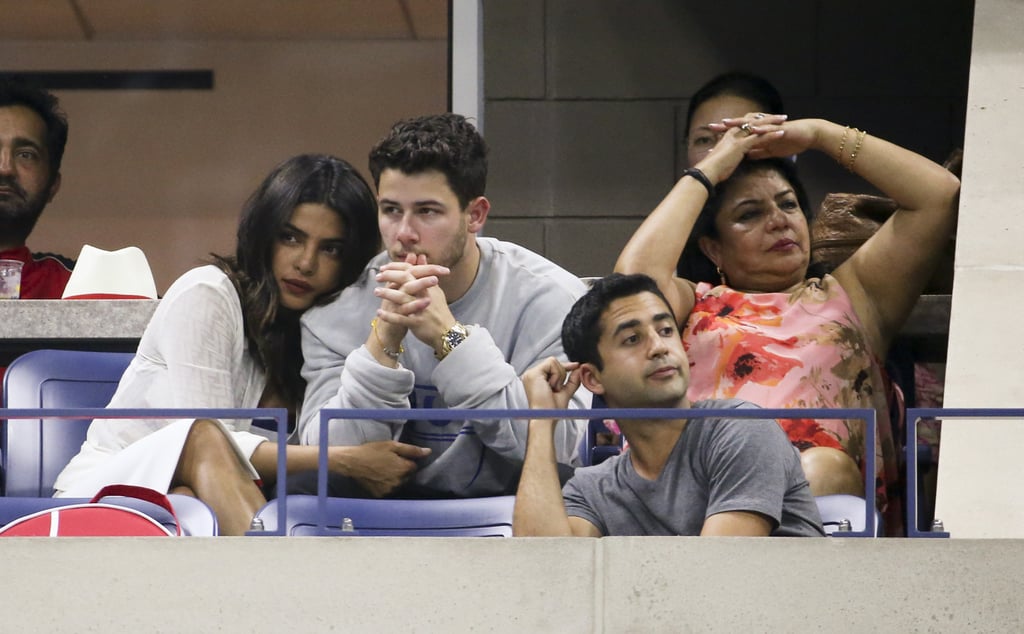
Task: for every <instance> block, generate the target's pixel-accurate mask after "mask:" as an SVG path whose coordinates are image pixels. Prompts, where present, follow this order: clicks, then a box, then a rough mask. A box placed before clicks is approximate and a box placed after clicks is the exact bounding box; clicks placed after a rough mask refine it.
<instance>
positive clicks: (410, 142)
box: [370, 113, 487, 209]
mask: <svg viewBox="0 0 1024 634" xmlns="http://www.w3.org/2000/svg"><path fill="white" fill-rule="evenodd" d="M386 169H397V170H399V171H401V172H402V173H403V174H418V173H420V172H426V171H428V170H437V171H439V172H441V173H443V174H444V175H445V177H447V178H448V186H449V187H451V188H452V191H453V192H455V196H456V197H457V198H458V199H459V205H460V207H461V208H463V209H465V208H466V206H467V205H468V204H469V201H471V200H473V199H474V198H477V197H479V196H483V195H484V190H485V189H486V187H487V144H486V143H485V142H484V139H483V137H482V136H480V133H479V132H477V129H476V128H474V127H473V125H472V124H471V123H470V122H469V121H468V120H467V119H466V117H464V116H462V115H458V114H451V113H448V114H438V115H427V116H424V117H416V118H414V119H405V120H403V121H399V122H398V123H396V124H395V125H394V126H392V128H391V131H390V132H389V133H388V134H387V136H385V137H384V138H383V139H381V140H380V141H378V142H377V145H375V146H374V147H373V149H372V150H370V174H371V175H372V176H373V184H374V186H375V187H377V188H378V191H379V189H380V175H381V173H382V172H383V171H384V170H386Z"/></svg>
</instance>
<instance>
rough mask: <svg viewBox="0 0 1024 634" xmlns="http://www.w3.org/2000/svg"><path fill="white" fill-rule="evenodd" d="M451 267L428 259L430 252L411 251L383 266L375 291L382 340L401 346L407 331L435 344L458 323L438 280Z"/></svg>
mask: <svg viewBox="0 0 1024 634" xmlns="http://www.w3.org/2000/svg"><path fill="white" fill-rule="evenodd" d="M449 273H450V271H449V269H448V267H446V266H441V265H439V264H430V263H428V262H427V256H425V255H422V254H419V255H417V254H414V253H410V254H409V255H407V256H406V257H405V260H404V261H399V262H389V263H387V264H385V265H384V266H382V267H381V269H380V273H378V274H377V282H378V283H380V284H381V286H378V287H377V288H375V289H374V291H373V293H374V295H376V296H377V297H379V298H380V299H381V303H380V308H378V309H377V332H376V336H377V337H379V338H380V342H381V344H382V345H383V346H384V347H386V348H388V349H389V350H398V349H400V347H401V344H402V340H403V339H405V336H406V334H407V333H410V332H411V333H412V334H413V336H414V337H416V338H417V339H419V340H420V341H422V342H423V343H425V344H427V345H428V346H430V347H432V348H434V349H435V350H436V349H437V348H438V346H439V345H440V339H441V335H442V334H443V333H444V332H445V331H447V330H448V329H449V328H451V327H452V325H454V324H455V322H456V320H455V317H454V316H453V315H452V312H451V310H449V308H448V301H447V299H446V298H445V295H444V291H442V290H441V288H440V286H439V284H440V279H441V278H442V277H443V276H445V275H448V274H449Z"/></svg>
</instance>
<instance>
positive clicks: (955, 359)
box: [935, 0, 1024, 537]
mask: <svg viewBox="0 0 1024 634" xmlns="http://www.w3.org/2000/svg"><path fill="white" fill-rule="evenodd" d="M1021 24H1024V4H1022V3H1020V2H1015V1H1013V0H984V1H979V2H978V7H977V12H976V16H975V35H974V47H973V52H972V57H971V82H970V95H969V100H968V110H967V134H966V139H965V146H964V153H965V161H964V175H963V186H962V188H961V192H960V224H959V229H958V232H957V250H956V267H955V274H956V277H955V282H954V286H953V309H952V314H951V321H950V331H949V341H950V345H949V356H948V363H947V370H946V400H945V404H946V406H948V407H1016V408H1021V407H1024V390H1022V388H1021V371H1020V368H1021V350H1022V344H1021V343H1020V337H1019V335H1017V334H1016V332H1015V331H1016V330H1017V326H1018V324H1017V322H1016V320H1015V319H1013V318H1012V317H1010V316H1011V315H1014V314H1016V313H1017V312H1018V311H1017V306H1018V305H1020V304H1022V303H1024V292H1022V290H1021V289H1022V288H1024V249H1022V248H1021V245H1022V244H1024V222H1022V220H1021V219H1022V218H1024V155H1022V154H1021V148H1022V147H1024V142H1022V141H1021V139H1022V138H1024V117H1022V116H1021V115H1022V114H1024V32H1022V31H1021V29H1020V25H1021ZM1021 447H1024V420H1020V419H1017V420H1003V421H999V420H986V421H946V422H945V423H944V424H943V429H942V461H941V466H940V470H939V480H938V498H937V501H936V510H935V513H936V516H937V517H940V518H942V520H943V521H944V522H945V527H946V529H947V530H949V531H951V533H952V534H953V535H954V536H960V537H1021V536H1024V499H1022V498H1021V496H1019V495H1016V494H1015V493H1014V492H1013V491H1014V488H1015V485H1016V484H1017V483H1019V482H1021V481H1022V480H1024V466H1022V463H1021V460H1020V448H1021Z"/></svg>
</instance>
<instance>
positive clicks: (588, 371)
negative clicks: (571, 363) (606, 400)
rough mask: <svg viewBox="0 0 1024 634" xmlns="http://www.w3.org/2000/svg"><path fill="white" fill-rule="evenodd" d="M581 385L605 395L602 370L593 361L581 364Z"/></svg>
mask: <svg viewBox="0 0 1024 634" xmlns="http://www.w3.org/2000/svg"><path fill="white" fill-rule="evenodd" d="M580 385H582V386H583V387H585V388H587V389H588V390H590V393H591V394H601V395H604V384H603V383H602V382H601V371H600V370H598V369H597V366H595V365H594V364H593V363H584V364H583V365H581V366H580Z"/></svg>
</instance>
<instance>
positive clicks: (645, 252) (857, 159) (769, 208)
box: [615, 112, 960, 534]
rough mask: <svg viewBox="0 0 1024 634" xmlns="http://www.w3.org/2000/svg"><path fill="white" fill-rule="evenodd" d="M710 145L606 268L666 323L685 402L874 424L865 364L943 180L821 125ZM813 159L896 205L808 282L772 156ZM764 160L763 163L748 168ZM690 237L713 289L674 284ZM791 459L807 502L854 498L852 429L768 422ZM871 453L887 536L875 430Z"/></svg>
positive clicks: (852, 132) (874, 402)
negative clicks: (827, 159)
mask: <svg viewBox="0 0 1024 634" xmlns="http://www.w3.org/2000/svg"><path fill="white" fill-rule="evenodd" d="M709 129H710V130H711V131H713V132H715V133H720V134H721V135H722V136H721V139H720V141H719V142H718V145H717V146H715V149H714V151H713V152H711V153H709V154H705V156H704V158H703V159H701V160H700V162H699V163H698V164H697V165H696V166H695V168H689V169H688V170H687V171H686V172H685V174H684V175H683V177H682V178H680V180H679V181H678V183H677V184H676V185H675V187H674V188H673V189H672V190H671V191H670V192H669V194H668V195H667V196H666V198H665V199H664V200H663V201H662V202H661V203H660V204H659V205H658V207H657V208H655V210H654V211H653V212H651V214H650V215H649V216H648V217H647V219H646V220H645V221H644V223H643V224H642V225H641V226H640V228H639V229H638V230H637V231H636V233H635V234H634V235H633V237H632V238H631V239H630V241H629V243H628V244H627V245H626V247H625V249H624V250H623V252H622V253H621V254H620V256H619V260H618V262H617V263H616V266H615V270H616V271H617V272H622V273H646V274H647V275H650V276H651V277H653V278H654V279H655V280H656V281H657V282H658V286H659V287H660V288H661V289H662V291H663V292H664V293H665V296H666V297H667V298H668V299H669V302H670V304H671V306H672V308H673V310H674V311H675V314H676V315H677V316H678V318H679V320H680V324H679V326H680V329H681V331H682V333H683V341H684V343H685V345H686V349H687V354H688V355H689V358H690V363H691V370H690V371H691V381H690V388H689V392H688V395H689V398H690V400H691V401H697V400H701V399H706V398H742V399H745V400H747V401H750V402H752V403H756V404H758V405H761V406H763V407H772V408H782V407H869V408H873V409H874V410H875V411H876V412H877V420H878V421H887V420H888V417H889V414H888V404H887V403H886V399H885V389H884V384H883V378H882V373H881V363H882V360H883V359H884V358H885V355H886V351H887V350H888V348H889V345H890V343H892V340H893V338H894V337H895V336H896V334H897V333H898V332H899V329H900V327H901V326H902V325H903V322H904V321H905V320H906V318H907V316H908V315H909V313H910V311H911V309H912V308H913V306H914V303H915V302H916V301H917V298H918V296H919V295H920V293H921V290H922V289H923V288H924V285H925V282H926V281H927V280H928V278H929V276H930V275H931V272H932V269H933V267H934V264H935V261H936V259H937V256H938V255H939V254H940V252H941V249H942V247H943V246H944V245H945V243H946V241H947V240H948V236H949V232H950V228H951V226H952V225H953V222H954V220H955V215H956V208H957V204H956V201H957V194H958V192H959V185H960V183H959V181H958V180H957V178H956V177H955V176H953V175H952V174H950V173H949V172H948V171H946V170H945V169H943V168H942V167H941V166H940V165H937V164H935V163H933V162H931V161H929V160H928V159H926V158H924V157H922V156H919V155H917V154H915V153H913V152H911V151H909V150H906V149H903V148H901V147H898V146H896V145H893V144H891V143H888V142H886V141H884V140H882V139H879V138H877V137H874V136H871V135H868V134H867V133H866V132H863V131H860V130H856V129H851V128H849V127H845V128H844V126H841V125H837V124H835V123H831V122H829V121H825V120H822V119H803V120H797V121H787V120H786V117H785V116H784V115H770V114H764V113H761V112H753V113H750V114H748V115H745V116H743V117H739V118H727V119H725V120H724V121H720V122H718V123H714V124H710V125H709ZM809 149H813V150H817V151H819V152H824V153H826V154H828V155H830V156H832V157H833V158H835V159H836V161H837V162H838V163H839V164H840V165H842V166H843V167H845V168H846V169H848V170H850V171H851V172H854V173H856V174H858V175H859V176H861V177H862V178H864V179H865V180H866V181H868V182H869V183H871V184H872V185H874V186H875V187H877V188H878V189H880V190H881V191H883V192H885V193H886V195H888V196H889V197H891V198H892V199H893V200H895V201H897V203H898V207H899V208H898V210H897V211H896V212H895V213H894V214H893V215H892V217H891V218H889V220H888V221H887V222H886V223H885V224H884V225H883V226H882V227H881V228H880V229H879V230H878V231H877V232H876V233H875V234H874V235H873V236H872V237H871V238H870V239H869V240H867V241H866V242H865V243H864V244H863V245H862V246H861V247H860V248H859V249H858V250H857V251H856V252H855V253H854V254H853V255H852V256H850V258H849V259H847V260H846V261H845V262H844V263H843V264H841V265H840V266H839V267H838V268H836V270H835V271H834V272H833V273H832V274H831V275H825V276H822V277H818V276H816V275H813V274H811V273H810V272H809V270H808V266H809V262H810V238H809V231H808V223H807V210H806V204H807V203H806V198H805V197H804V196H803V195H802V188H801V187H800V184H799V181H798V180H797V179H796V177H795V171H794V170H793V166H792V164H791V162H790V161H787V160H785V159H781V158H779V157H788V156H790V155H793V154H798V153H801V152H803V151H806V150H809ZM755 159H770V160H755ZM691 232H692V233H693V235H694V236H695V237H696V238H697V242H698V244H699V248H700V251H701V253H702V255H703V256H704V257H705V258H706V259H707V260H708V266H709V268H710V269H712V270H714V274H713V275H714V278H713V279H714V282H713V283H707V282H700V283H695V281H694V280H690V279H686V278H683V277H678V276H676V275H675V271H676V263H677V261H678V259H679V256H680V252H681V251H682V250H683V246H684V245H685V244H686V243H687V239H688V237H689V236H690V235H691ZM779 422H780V424H781V425H782V426H783V428H784V429H785V430H786V432H787V434H788V435H789V437H790V440H791V441H792V442H793V443H794V445H796V446H797V447H798V448H799V449H801V450H802V454H801V462H802V464H803V467H804V470H805V472H806V474H807V479H808V481H809V482H810V484H811V489H812V492H813V493H814V494H815V495H824V494H829V493H853V494H858V493H862V492H863V490H864V489H863V484H862V479H861V472H860V469H861V467H862V466H863V464H864V463H863V454H864V431H863V430H864V427H863V424H862V423H860V422H859V421H852V420H829V421H810V420H781V421H779ZM878 429H879V435H878V439H877V440H878V442H877V443H876V447H875V454H876V459H877V466H878V471H877V473H876V485H877V495H876V502H877V504H878V506H879V508H883V509H885V510H886V511H887V513H886V531H887V533H889V534H899V533H900V532H901V527H902V517H901V512H900V508H899V504H898V503H894V504H892V505H890V506H889V508H886V503H887V500H888V494H889V491H894V492H898V491H897V490H896V482H897V480H898V476H899V474H898V472H897V462H896V453H895V446H894V443H893V438H892V433H891V428H890V427H889V426H888V425H879V426H878Z"/></svg>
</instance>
